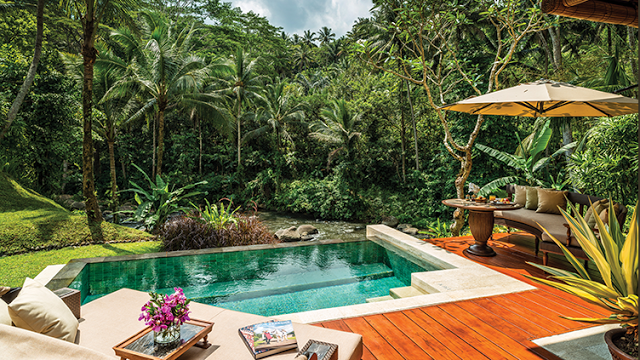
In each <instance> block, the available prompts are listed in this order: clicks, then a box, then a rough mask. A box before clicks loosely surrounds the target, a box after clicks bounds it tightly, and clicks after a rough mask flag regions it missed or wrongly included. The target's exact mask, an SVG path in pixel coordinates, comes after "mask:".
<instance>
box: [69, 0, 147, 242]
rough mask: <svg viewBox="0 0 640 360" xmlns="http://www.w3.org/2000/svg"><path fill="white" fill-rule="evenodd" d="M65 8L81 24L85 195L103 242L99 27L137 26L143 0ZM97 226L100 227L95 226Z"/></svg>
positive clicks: (86, 1)
mask: <svg viewBox="0 0 640 360" xmlns="http://www.w3.org/2000/svg"><path fill="white" fill-rule="evenodd" d="M61 6H62V8H64V9H65V10H66V11H67V12H68V13H69V16H71V17H72V18H73V19H78V20H80V22H81V23H82V58H83V66H84V79H83V85H82V123H83V124H82V128H83V139H82V193H83V195H84V198H85V209H86V213H87V219H88V222H89V228H90V229H91V237H92V239H93V241H104V238H103V235H102V228H101V227H100V223H101V222H102V214H101V213H100V208H99V206H98V199H97V198H96V195H95V183H94V179H93V137H92V127H93V121H92V113H93V65H94V63H95V62H96V57H97V51H96V49H95V46H94V45H95V41H96V33H97V31H98V27H99V26H100V25H101V24H102V23H103V21H105V20H109V19H112V20H116V19H117V21H118V22H120V23H124V24H125V25H128V26H130V27H132V28H133V27H135V24H134V21H133V18H132V17H131V15H130V14H132V13H133V11H136V10H138V9H139V8H140V6H141V2H140V0H111V1H99V0H83V1H75V0H73V1H72V0H62V2H61ZM96 225H97V226H96Z"/></svg>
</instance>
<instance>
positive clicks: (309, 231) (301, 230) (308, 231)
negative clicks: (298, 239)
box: [297, 224, 318, 236]
mask: <svg viewBox="0 0 640 360" xmlns="http://www.w3.org/2000/svg"><path fill="white" fill-rule="evenodd" d="M297 231H298V234H300V236H305V235H313V234H317V233H318V228H316V227H315V226H313V225H308V224H305V225H300V226H298V229H297Z"/></svg>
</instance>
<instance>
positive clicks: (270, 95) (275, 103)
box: [244, 79, 304, 151]
mask: <svg viewBox="0 0 640 360" xmlns="http://www.w3.org/2000/svg"><path fill="white" fill-rule="evenodd" d="M285 86H286V83H284V82H282V81H281V80H280V79H277V81H276V82H275V83H274V84H268V85H267V86H266V87H265V92H264V96H263V98H264V106H262V107H261V108H260V109H259V110H258V111H259V112H260V113H262V114H263V115H262V116H260V117H259V118H262V119H264V120H265V121H266V122H267V125H265V126H262V127H260V128H258V129H256V130H254V131H252V132H250V133H247V135H245V139H244V140H245V141H246V140H248V139H249V138H253V137H257V136H259V135H261V134H263V133H265V132H267V131H269V130H272V131H273V132H274V133H275V134H276V147H277V149H278V151H280V149H281V143H282V141H281V140H282V139H283V138H284V139H286V140H287V141H290V142H292V143H293V140H292V139H291V135H289V132H288V131H287V124H289V123H291V122H294V121H302V120H303V119H304V111H303V109H302V107H303V106H304V104H303V103H298V102H296V101H295V100H294V99H292V98H291V95H290V94H289V93H288V92H286V91H285Z"/></svg>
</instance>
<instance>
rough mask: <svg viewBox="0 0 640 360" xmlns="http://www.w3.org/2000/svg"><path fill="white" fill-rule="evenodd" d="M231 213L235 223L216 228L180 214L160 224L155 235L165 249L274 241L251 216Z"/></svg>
mask: <svg viewBox="0 0 640 360" xmlns="http://www.w3.org/2000/svg"><path fill="white" fill-rule="evenodd" d="M235 216H236V219H237V222H236V223H228V224H227V226H226V227H224V228H220V229H216V228H215V227H213V226H211V225H209V224H206V223H204V222H202V221H198V220H196V219H194V218H193V216H191V217H189V216H180V217H177V218H174V219H173V220H171V221H168V222H166V223H165V224H164V225H162V227H161V228H160V232H159V235H160V237H161V238H162V244H163V246H164V249H165V250H166V251H176V250H191V249H207V248H215V247H226V246H242V245H254V244H273V243H276V242H277V240H276V239H275V238H274V237H273V235H272V234H271V232H270V231H269V229H267V227H266V226H264V225H263V224H262V223H261V222H260V221H259V220H258V219H257V218H256V217H255V216H244V215H235Z"/></svg>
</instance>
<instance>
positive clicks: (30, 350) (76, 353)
mask: <svg viewBox="0 0 640 360" xmlns="http://www.w3.org/2000/svg"><path fill="white" fill-rule="evenodd" d="M0 358H1V359H5V360H42V359H47V360H70V359H73V360H89V359H90V360H113V358H112V357H110V356H106V355H104V354H101V353H99V352H96V351H93V350H91V349H87V348H85V347H82V346H78V345H76V344H72V343H70V342H67V341H62V340H58V339H54V338H52V337H50V336H45V335H42V334H38V333H35V332H33V331H29V330H25V329H20V328H17V327H11V326H7V325H1V324H0Z"/></svg>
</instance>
